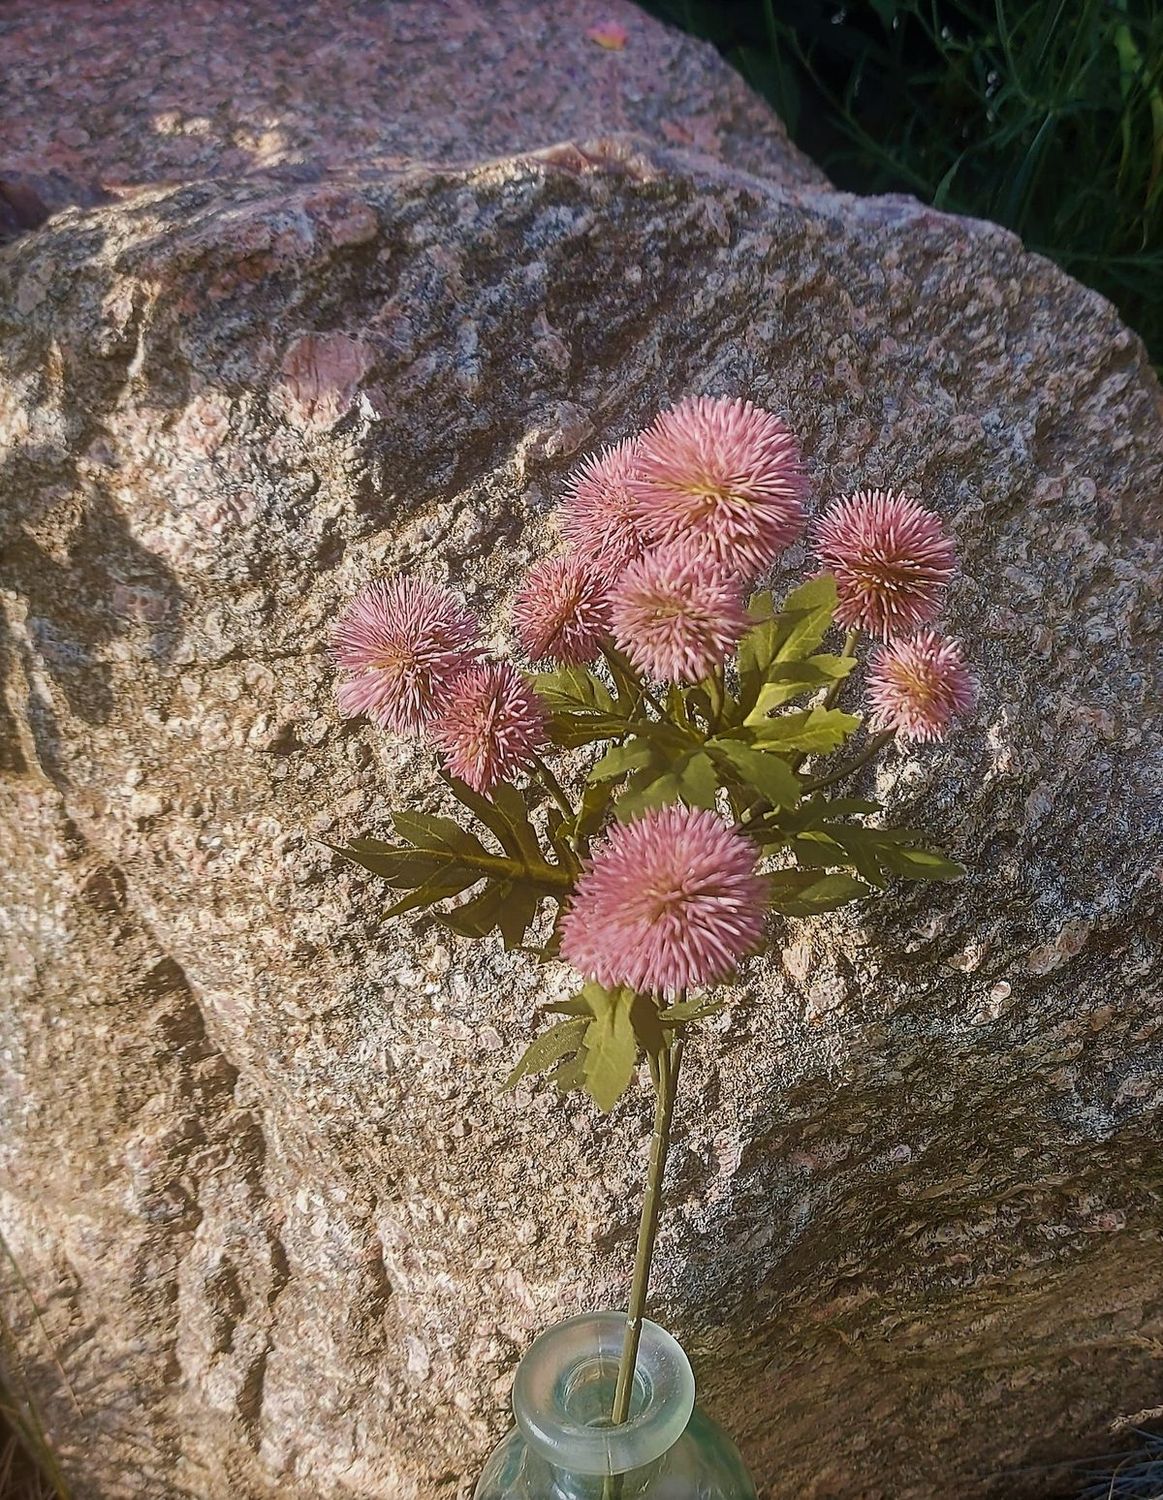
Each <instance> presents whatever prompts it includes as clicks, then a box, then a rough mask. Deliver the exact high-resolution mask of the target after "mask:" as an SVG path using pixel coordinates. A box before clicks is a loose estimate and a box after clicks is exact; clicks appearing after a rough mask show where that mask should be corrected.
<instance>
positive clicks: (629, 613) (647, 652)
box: [610, 545, 751, 683]
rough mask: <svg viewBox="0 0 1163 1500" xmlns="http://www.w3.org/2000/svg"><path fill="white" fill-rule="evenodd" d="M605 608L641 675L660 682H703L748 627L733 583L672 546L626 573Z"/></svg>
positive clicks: (619, 641)
mask: <svg viewBox="0 0 1163 1500" xmlns="http://www.w3.org/2000/svg"><path fill="white" fill-rule="evenodd" d="M610 603H611V611H612V616H611V618H612V625H613V631H614V640H615V641H616V643H617V644H618V645H619V646H620V647H621V648H622V650H623V651H625V653H626V655H627V656H628V657H629V658H630V660H631V661H632V662H633V663H634V665H635V666H636V667H637V668H638V670H639V671H641V672H646V673H647V674H648V675H649V676H651V677H654V678H656V679H658V680H659V681H662V682H682V683H692V682H701V681H702V680H703V678H704V677H707V676H709V675H710V674H711V672H713V671H714V670H715V668H716V667H720V666H722V665H723V663H724V662H725V661H726V660H727V658H728V657H729V656H730V654H731V652H732V651H733V650H734V649H735V647H736V646H737V645H738V644H739V642H740V640H742V638H743V636H744V635H745V634H746V633H747V630H748V629H749V628H750V625H751V621H750V620H749V619H748V617H747V611H746V609H745V608H744V606H743V597H742V592H741V590H740V585H739V581H738V579H737V578H733V577H732V576H731V575H730V574H728V573H726V572H724V571H723V569H722V568H721V567H720V566H718V565H717V564H715V563H714V562H712V561H710V560H709V559H707V558H705V557H701V556H699V555H698V554H695V555H693V556H692V555H691V554H689V553H688V552H686V551H685V549H684V548H683V547H681V546H675V545H671V546H668V547H659V548H657V549H656V550H655V551H653V552H648V553H647V554H646V556H645V557H644V558H642V559H641V561H639V562H636V563H633V564H632V565H631V566H630V567H629V568H627V570H626V572H625V573H624V574H623V575H622V577H621V578H620V579H619V580H618V583H617V585H616V586H615V588H614V591H613V593H612V595H611V598H610Z"/></svg>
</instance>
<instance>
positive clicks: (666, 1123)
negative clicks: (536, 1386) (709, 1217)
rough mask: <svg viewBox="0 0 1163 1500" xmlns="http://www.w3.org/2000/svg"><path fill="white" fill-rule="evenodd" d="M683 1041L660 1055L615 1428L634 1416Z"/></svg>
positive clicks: (615, 1402)
mask: <svg viewBox="0 0 1163 1500" xmlns="http://www.w3.org/2000/svg"><path fill="white" fill-rule="evenodd" d="M682 1048H683V1044H682V1038H681V1037H680V1038H678V1040H676V1041H675V1042H674V1043H673V1045H671V1046H669V1047H664V1048H663V1049H662V1051H661V1052H660V1053H659V1054H658V1059H657V1064H656V1069H657V1071H656V1078H655V1097H654V1134H653V1136H652V1137H651V1141H650V1169H649V1171H648V1173H647V1177H646V1193H645V1196H644V1198H643V1200H642V1218H641V1220H640V1222H639V1226H638V1251H637V1254H636V1256H635V1260H634V1279H633V1281H632V1282H631V1285H630V1307H629V1311H628V1313H627V1317H626V1339H625V1342H624V1343H623V1345H622V1359H621V1362H620V1364H619V1366H618V1384H617V1388H616V1390H615V1394H614V1409H613V1412H612V1414H611V1420H612V1421H613V1423H614V1425H615V1426H618V1425H620V1424H621V1423H623V1422H625V1421H626V1419H627V1417H628V1416H629V1415H630V1397H631V1394H632V1393H633V1389H634V1372H635V1368H636V1366H637V1363H638V1344H639V1341H640V1340H641V1337H642V1318H643V1315H644V1313H645V1311H646V1295H647V1291H648V1289H649V1285H650V1264H651V1261H652V1260H653V1258H654V1244H655V1241H656V1239H657V1238H658V1219H659V1214H660V1213H661V1210H662V1177H663V1173H664V1172H665V1171H666V1158H667V1153H668V1152H669V1150H670V1129H671V1123H672V1121H673V1119H674V1102H675V1098H676V1097H677V1094H678V1074H679V1067H680V1065H681V1063H682Z"/></svg>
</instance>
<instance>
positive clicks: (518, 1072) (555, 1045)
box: [502, 1020, 589, 1093]
mask: <svg viewBox="0 0 1163 1500" xmlns="http://www.w3.org/2000/svg"><path fill="white" fill-rule="evenodd" d="M588 1025H589V1022H588V1021H585V1020H579V1021H561V1022H560V1023H559V1024H558V1025H556V1026H552V1027H550V1029H549V1030H548V1031H543V1032H542V1033H541V1035H540V1036H539V1037H535V1038H534V1039H533V1041H531V1042H530V1043H529V1045H528V1047H526V1048H525V1051H524V1053H523V1054H522V1056H521V1060H520V1062H518V1064H517V1066H516V1067H515V1068H514V1069H513V1071H512V1072H511V1073H510V1074H509V1076H508V1078H506V1079H505V1082H504V1085H503V1088H502V1092H503V1093H504V1092H507V1091H508V1090H509V1089H512V1088H515V1087H516V1086H517V1084H518V1083H520V1081H521V1079H522V1078H528V1077H529V1076H530V1075H531V1074H536V1073H544V1072H547V1071H548V1070H549V1069H550V1068H552V1067H553V1065H554V1064H555V1063H557V1062H559V1061H560V1060H561V1058H563V1057H564V1056H565V1054H566V1053H567V1052H576V1050H577V1048H578V1047H579V1046H580V1045H581V1041H582V1037H583V1036H584V1035H585V1029H586V1027H587V1026H588Z"/></svg>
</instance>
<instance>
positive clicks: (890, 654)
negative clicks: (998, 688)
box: [868, 630, 973, 740]
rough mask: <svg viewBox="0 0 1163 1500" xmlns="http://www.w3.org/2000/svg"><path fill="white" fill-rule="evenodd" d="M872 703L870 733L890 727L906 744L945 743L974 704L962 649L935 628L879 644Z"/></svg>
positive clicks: (874, 660)
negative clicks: (886, 643) (956, 724)
mask: <svg viewBox="0 0 1163 1500" xmlns="http://www.w3.org/2000/svg"><path fill="white" fill-rule="evenodd" d="M868 703H869V706H870V708H871V709H872V713H871V714H870V715H869V720H868V724H869V728H871V729H875V730H886V729H891V730H893V731H895V733H896V734H897V735H898V736H899V737H900V738H901V739H902V740H941V739H944V738H945V735H946V733H947V731H948V729H949V726H950V724H951V723H952V722H953V720H954V719H955V718H957V717H958V716H959V715H961V714H963V713H966V712H967V711H968V710H969V709H970V708H971V707H972V706H973V680H972V678H971V677H970V675H969V671H968V668H967V667H966V665H965V658H964V656H963V655H962V654H961V647H960V646H959V645H958V644H957V642H956V641H951V640H947V639H945V637H943V636H940V635H938V634H937V632H936V631H935V630H922V631H921V633H920V634H919V635H916V636H914V637H913V638H912V640H908V641H893V642H892V643H891V644H890V645H887V646H881V647H880V648H879V649H878V650H877V651H875V652H874V653H873V656H872V660H871V662H870V663H869V667H868Z"/></svg>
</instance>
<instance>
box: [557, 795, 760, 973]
mask: <svg viewBox="0 0 1163 1500" xmlns="http://www.w3.org/2000/svg"><path fill="white" fill-rule="evenodd" d="M758 854H759V851H758V849H757V848H756V847H755V845H754V844H752V843H751V842H750V840H748V839H746V838H745V837H744V836H743V835H742V834H741V833H739V832H738V831H737V830H736V829H734V828H732V827H731V826H730V825H729V824H728V823H725V822H724V821H723V819H722V818H720V817H719V815H718V814H717V813H714V812H710V811H707V810H705V809H702V808H690V807H683V806H681V805H674V806H671V807H660V808H654V809H653V810H652V811H650V812H647V813H645V814H644V815H643V816H642V817H641V818H639V819H638V820H637V821H636V822H634V823H630V824H627V825H625V826H619V827H616V828H615V829H614V830H613V832H612V833H611V834H610V836H609V838H608V839H607V840H606V841H605V842H604V843H603V844H601V845H599V847H598V848H597V849H596V850H595V852H594V855H593V858H592V859H591V860H589V861H587V863H586V867H585V869H584V870H583V872H582V874H581V876H580V878H579V879H578V882H577V885H576V887H575V888H574V893H573V898H572V900H571V903H570V906H569V910H568V911H567V913H566V915H565V917H564V919H563V921H562V926H561V951H562V954H563V955H564V957H565V958H566V959H567V960H568V961H569V962H570V963H571V964H573V966H574V968H575V969H577V970H578V971H579V972H580V973H581V974H583V975H585V977H586V978H587V979H596V980H597V981H598V983H599V984H603V985H605V986H606V988H607V989H612V988H614V987H615V986H617V985H623V984H624V985H630V986H632V987H633V988H634V989H636V990H640V991H643V992H645V993H649V994H653V995H662V996H674V995H677V994H680V993H681V992H682V991H684V990H688V989H693V988H695V987H699V986H702V985H707V984H712V983H714V982H715V981H716V980H719V979H724V978H726V976H727V975H728V974H730V973H732V971H733V970H734V969H735V966H736V965H737V964H738V962H739V960H740V959H741V958H742V957H743V956H744V955H745V954H747V953H750V952H751V951H752V950H753V949H755V948H756V947H757V946H758V945H759V942H760V940H761V938H762V935H763V914H764V907H765V898H766V885H765V882H764V880H763V878H762V877H761V876H760V875H758V874H757V873H756V868H755V867H756V862H757V859H758Z"/></svg>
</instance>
